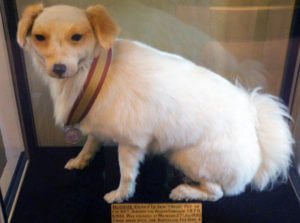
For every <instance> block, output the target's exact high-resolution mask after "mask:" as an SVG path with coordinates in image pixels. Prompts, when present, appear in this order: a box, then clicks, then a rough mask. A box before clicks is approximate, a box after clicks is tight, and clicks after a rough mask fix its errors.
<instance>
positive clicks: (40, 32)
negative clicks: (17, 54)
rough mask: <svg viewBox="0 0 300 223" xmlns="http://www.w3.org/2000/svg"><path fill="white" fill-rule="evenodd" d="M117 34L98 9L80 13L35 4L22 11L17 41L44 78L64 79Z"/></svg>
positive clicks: (68, 9) (103, 10)
mask: <svg viewBox="0 0 300 223" xmlns="http://www.w3.org/2000/svg"><path fill="white" fill-rule="evenodd" d="M118 33H119V26H118V25H117V23H116V22H115V21H114V20H113V19H112V17H111V16H110V15H109V14H108V13H107V11H106V9H105V8H104V7H102V6H91V7H89V8H87V9H86V10H82V9H79V8H76V7H72V6H66V5H57V6H52V7H48V8H44V7H43V6H42V5H41V4H39V5H33V6H29V7H27V8H26V9H25V11H24V13H23V15H22V18H21V20H20V21H19V24H18V33H17V41H18V43H19V45H20V46H21V47H25V46H26V47H28V49H29V50H30V52H32V55H33V57H34V58H35V59H36V62H37V63H38V64H39V65H40V66H41V67H42V68H43V70H46V71H47V74H48V75H50V76H51V77H56V78H66V77H72V76H73V75H75V74H76V73H77V72H78V70H79V69H80V68H81V67H82V66H84V64H85V63H86V62H87V61H91V58H94V57H95V56H97V53H99V50H100V49H101V47H102V48H104V49H109V48H110V47H111V45H112V43H113V42H114V39H115V37H116V36H117V35H118Z"/></svg>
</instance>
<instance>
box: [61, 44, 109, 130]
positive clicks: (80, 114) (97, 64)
mask: <svg viewBox="0 0 300 223" xmlns="http://www.w3.org/2000/svg"><path fill="white" fill-rule="evenodd" d="M111 56H112V50H111V49H109V50H108V51H105V52H101V54H100V56H98V57H97V58H95V59H94V61H93V63H92V65H91V69H90V71H89V73H88V76H87V78H86V80H85V83H84V85H83V89H82V91H81V93H80V94H79V95H78V97H77V99H76V101H75V103H74V104H73V107H72V109H71V112H70V114H69V116H68V119H67V122H66V125H67V126H69V125H71V126H72V125H75V124H78V123H80V122H81V120H82V119H83V118H84V117H85V116H86V115H87V114H88V112H89V111H90V109H91V107H92V105H93V103H94V102H95V100H96V98H97V96H98V94H99V92H100V90H101V88H102V86H103V83H104V80H105V78H106V75H107V72H108V70H109V66H110V62H111Z"/></svg>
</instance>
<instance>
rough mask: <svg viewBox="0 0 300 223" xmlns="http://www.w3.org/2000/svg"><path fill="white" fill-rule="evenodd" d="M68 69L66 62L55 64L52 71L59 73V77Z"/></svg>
mask: <svg viewBox="0 0 300 223" xmlns="http://www.w3.org/2000/svg"><path fill="white" fill-rule="evenodd" d="M66 70H67V67H66V65H64V64H54V65H53V68H52V71H53V72H54V73H55V74H57V75H58V76H59V77H61V76H62V75H63V74H64V73H65V72H66Z"/></svg>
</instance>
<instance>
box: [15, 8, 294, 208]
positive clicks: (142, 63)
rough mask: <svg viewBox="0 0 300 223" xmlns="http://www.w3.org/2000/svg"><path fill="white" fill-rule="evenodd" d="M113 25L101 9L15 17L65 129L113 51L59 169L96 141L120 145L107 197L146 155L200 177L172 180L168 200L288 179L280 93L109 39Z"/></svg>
mask: <svg viewBox="0 0 300 223" xmlns="http://www.w3.org/2000/svg"><path fill="white" fill-rule="evenodd" d="M118 32H119V27H118V25H117V24H116V23H115V21H114V20H113V19H112V18H111V17H110V16H109V15H108V13H107V11H106V10H105V9H104V8H103V7H101V6H92V7H89V8H88V9H87V10H82V9H78V8H75V7H71V6H63V5H59V6H52V7H48V8H43V6H42V5H34V6H30V7H28V8H27V9H26V10H25V12H24V14H23V16H22V18H21V20H20V22H19V27H18V36H17V38H18V42H19V44H20V46H22V47H25V48H26V49H27V50H29V51H30V52H31V54H32V58H33V61H34V64H35V67H36V68H37V69H38V70H39V72H40V73H41V76H42V77H43V79H44V80H45V82H46V83H47V84H48V85H49V87H50V92H51V96H52V99H53V102H54V115H55V119H56V122H57V124H59V125H62V126H63V125H64V124H65V123H66V119H67V117H68V114H69V113H70V110H71V108H72V106H73V104H74V102H75V100H76V98H77V97H78V95H79V94H80V92H81V90H82V88H83V85H84V82H85V80H86V78H87V75H88V72H89V69H90V66H91V63H92V62H93V59H94V58H95V57H97V56H98V55H99V54H100V53H101V52H103V51H104V50H105V49H109V48H111V49H112V55H113V56H112V61H111V65H110V68H109V71H108V74H107V77H106V79H105V82H104V85H103V88H102V90H101V92H100V94H99V95H98V97H97V98H96V101H95V102H94V104H93V106H92V107H91V110H90V111H89V112H88V114H87V115H86V116H85V117H84V119H83V120H82V121H81V122H80V123H79V124H78V125H77V126H78V128H80V130H81V131H82V132H83V133H84V134H87V135H88V139H87V142H86V143H85V145H84V147H83V149H82V151H81V152H80V153H79V155H78V156H77V157H76V158H74V159H71V160H70V161H69V162H68V163H67V164H66V166H65V168H67V169H74V168H75V169H82V168H84V167H85V166H86V165H87V164H88V163H89V162H90V160H91V159H92V158H93V156H94V155H95V153H96V152H97V148H98V146H97V144H98V142H99V141H102V140H113V141H115V142H117V143H119V147H118V153H119V164H120V171H121V179H120V185H119V187H118V188H117V189H116V190H114V191H112V192H110V193H108V194H106V195H105V197H104V198H105V200H106V201H107V202H109V203H111V202H121V201H123V200H125V199H128V198H130V197H131V196H133V194H134V190H135V179H136V177H137V174H138V166H139V162H141V161H142V160H143V158H144V156H145V154H146V153H147V152H152V153H159V154H160V153H162V154H166V156H167V157H168V158H169V160H170V162H171V163H172V164H173V165H174V166H175V167H176V168H178V169H179V170H181V171H183V173H184V174H185V175H186V176H187V177H188V178H190V179H191V180H193V181H194V182H198V183H199V185H189V184H181V185H179V186H177V187H176V188H175V189H173V190H172V192H171V194H170V198H171V199H173V200H190V199H200V200H210V201H216V200H218V199H220V198H221V197H222V196H224V195H236V194H239V193H241V192H243V191H244V190H245V187H246V185H248V184H252V185H253V186H254V187H255V188H257V189H259V190H261V189H263V188H265V187H266V186H267V185H268V184H269V183H272V182H274V181H275V180H276V179H277V178H278V177H279V176H283V177H286V175H287V171H288V167H289V163H290V156H291V153H292V143H293V139H292V136H291V133H290V130H289V126H288V123H287V122H286V120H285V117H289V115H288V113H287V110H286V108H285V106H284V105H282V104H281V103H280V102H279V101H278V100H277V98H275V97H273V96H270V95H267V94H259V93H258V92H257V91H253V92H247V91H246V90H244V89H243V88H241V87H237V86H234V85H233V84H231V83H230V82H229V81H227V80H225V79H224V78H222V77H221V76H219V75H217V74H215V73H213V72H212V71H210V70H207V69H205V68H203V67H199V66H197V65H195V64H194V63H192V62H190V61H188V60H186V59H184V58H182V57H180V56H177V55H173V54H169V53H166V52H162V51H159V50H156V49H153V48H151V47H149V46H146V45H144V44H142V43H139V42H135V41H129V40H119V39H117V40H115V38H116V36H117V34H118ZM217 62H218V61H216V63H217ZM57 64H62V66H63V69H61V67H60V68H59V69H60V71H61V72H57V70H56V68H54V65H57ZM154 171H155V170H154Z"/></svg>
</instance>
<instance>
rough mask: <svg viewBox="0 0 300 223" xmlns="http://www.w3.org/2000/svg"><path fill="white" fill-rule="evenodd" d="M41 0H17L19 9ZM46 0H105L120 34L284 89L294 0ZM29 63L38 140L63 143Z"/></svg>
mask: <svg viewBox="0 0 300 223" xmlns="http://www.w3.org/2000/svg"><path fill="white" fill-rule="evenodd" d="M39 2H40V1H36V0H29V1H21V0H17V6H18V11H19V13H21V12H22V11H23V9H24V8H25V7H26V6H27V5H30V4H34V3H39ZM43 2H44V5H45V6H50V5H54V4H69V5H74V6H78V7H81V8H86V7H87V6H90V5H94V4H102V5H104V6H106V7H107V9H108V11H109V12H110V13H111V15H112V16H113V17H114V18H115V19H116V20H117V21H118V23H119V25H120V26H121V28H122V32H121V34H120V38H128V39H134V40H139V41H141V42H144V43H147V44H149V45H151V46H153V47H155V48H158V49H161V50H164V51H168V52H171V53H176V54H179V55H181V56H183V57H186V58H188V59H190V60H192V61H193V62H195V63H197V64H199V65H202V66H205V67H207V68H209V69H211V70H213V71H215V72H217V73H219V74H221V75H223V76H224V77H226V78H227V79H229V80H230V81H232V82H235V81H238V82H240V83H241V84H242V85H243V86H245V87H247V88H253V87H255V86H263V87H264V89H265V91H267V92H270V93H273V94H276V95H278V94H279V91H280V86H281V80H282V75H283V69H284V63H285V57H286V51H287V44H288V36H289V30H290V25H291V19H292V12H293V7H294V0H277V1H269V0H227V1H216V0H211V1H209V0H198V1H197V0H173V1H161V0H87V1H71V0H64V1H60V0H45V1H43ZM26 66H27V73H28V76H29V81H30V90H31V97H32V101H33V110H34V118H35V125H36V128H37V134H38V141H39V144H40V145H41V146H64V145H66V144H65V143H64V141H63V132H62V130H61V129H59V128H58V127H55V125H54V120H53V118H52V103H51V101H50V99H49V92H48V89H47V88H46V86H45V85H43V84H41V83H40V79H39V78H38V77H37V75H36V74H35V72H34V70H33V68H32V65H31V63H30V60H29V58H28V55H26ZM50 108H51V109H50Z"/></svg>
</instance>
